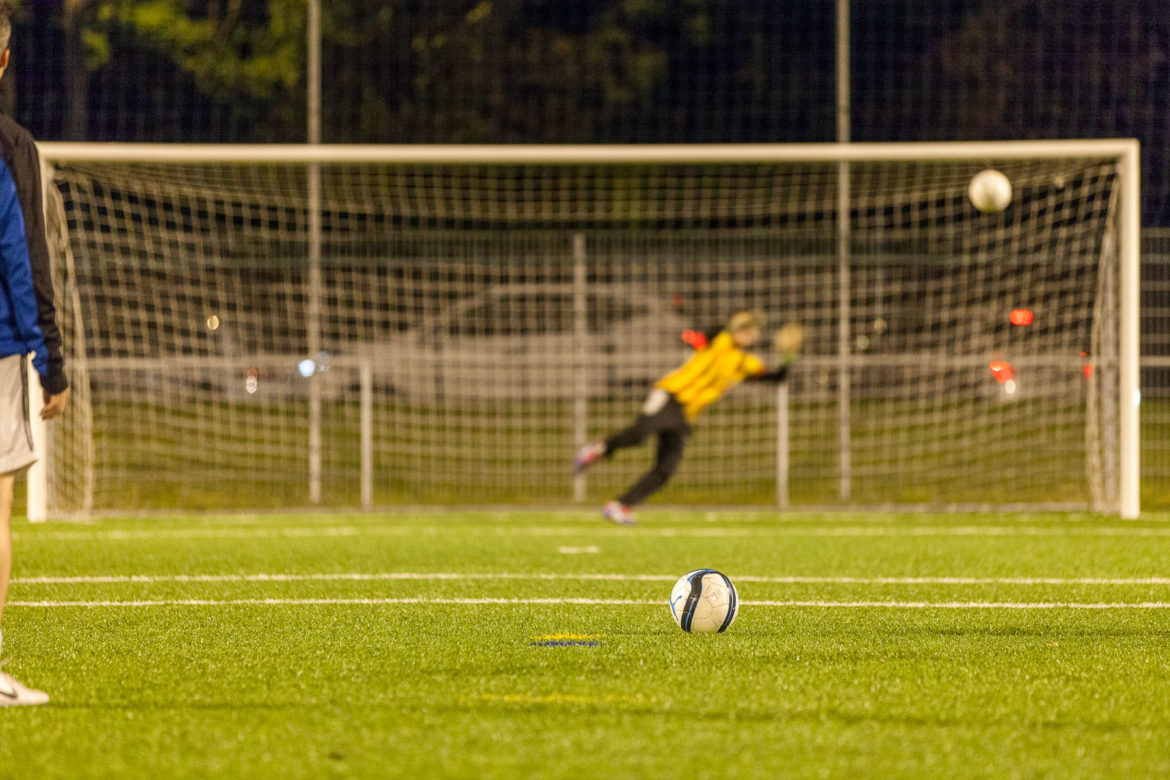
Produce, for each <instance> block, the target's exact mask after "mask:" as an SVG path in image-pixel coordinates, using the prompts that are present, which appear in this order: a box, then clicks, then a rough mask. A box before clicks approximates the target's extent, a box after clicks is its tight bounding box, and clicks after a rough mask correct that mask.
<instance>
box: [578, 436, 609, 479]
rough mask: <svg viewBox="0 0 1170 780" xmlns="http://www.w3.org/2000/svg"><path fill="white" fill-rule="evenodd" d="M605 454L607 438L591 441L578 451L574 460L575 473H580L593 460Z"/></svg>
mask: <svg viewBox="0 0 1170 780" xmlns="http://www.w3.org/2000/svg"><path fill="white" fill-rule="evenodd" d="M604 454H605V440H604V439H598V440H597V441H591V442H589V443H588V444H586V445H585V446H584V447H582V448H581V449H580V450H579V451H578V452H577V459H576V460H574V461H573V473H574V474H580V473H581V472H583V471H584V470H585V469H587V468H589V465H590V464H591V463H593V461H595V460H597V459H598V458H600V457H601V456H602V455H604Z"/></svg>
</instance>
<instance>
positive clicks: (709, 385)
mask: <svg viewBox="0 0 1170 780" xmlns="http://www.w3.org/2000/svg"><path fill="white" fill-rule="evenodd" d="M763 371H764V364H763V362H762V361H761V360H760V359H759V358H758V357H756V356H755V355H752V354H750V353H748V352H745V351H743V350H742V349H740V348H739V347H737V346H736V345H735V342H734V341H732V340H731V334H730V333H728V332H727V331H720V333H719V335H717V336H716V337H715V338H714V339H712V340H711V343H710V344H708V345H707V346H706V347H705V348H703V349H700V350H699V351H697V352H696V353H695V354H694V355H691V359H690V360H688V361H687V362H686V363H683V364H682V365H681V366H679V367H678V368H677V369H675V370H674V371H672V372H671V373H669V374H667V375H666V376H664V377H663V378H662V379H660V380H658V383H657V384H656V385H655V387H661V388H662V389H663V390H665V391H666V392H668V393H670V394H671V395H673V396H674V397H675V398H676V399H677V400H678V402H679V403H680V404H681V405H682V408H683V411H684V412H685V413H686V416H687V419H688V420H693V419H695V416H696V415H697V414H698V413H699V412H700V411H701V410H702V409H703V407H705V406H707V404H709V403H711V402H712V401H715V400H716V399H718V398H719V396H721V395H723V394H724V393H726V392H727V391H728V390H730V389H731V388H732V387H734V386H735V385H737V384H739V383H740V382H741V381H743V380H744V379H746V378H747V377H749V376H755V375H756V374H760V373H762V372H763Z"/></svg>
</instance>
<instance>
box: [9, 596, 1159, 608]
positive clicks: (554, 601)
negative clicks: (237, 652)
mask: <svg viewBox="0 0 1170 780" xmlns="http://www.w3.org/2000/svg"><path fill="white" fill-rule="evenodd" d="M743 603H744V605H745V606H751V607H781V608H784V607H788V608H817V609H870V608H887V609H1015V610H1030V609H1069V610H1126V609H1139V610H1151V609H1170V601H1143V602H1134V603H1079V602H1053V601H1043V602H1004V601H943V602H928V601H745V602H743ZM426 604H433V605H471V606H474V605H492V604H502V605H513V606H519V605H577V606H580V605H586V606H638V607H644V606H645V607H648V606H658V607H661V606H665V605H666V602H665V601H646V600H635V599H586V598H581V599H574V598H546V599H539V598H537V599H514V598H513V599H505V598H463V599H460V598H378V599H173V600H172V599H152V600H144V601H12V602H9V604H8V606H10V607H42V608H59V607H93V608H97V607H234V606H317V605H338V606H342V605H374V606H395V605H426Z"/></svg>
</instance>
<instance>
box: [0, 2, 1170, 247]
mask: <svg viewBox="0 0 1170 780" xmlns="http://www.w3.org/2000/svg"><path fill="white" fill-rule="evenodd" d="M322 4H323V14H324V24H323V59H324V74H323V80H324V128H323V129H324V139H325V141H327V142H333V143H351V142H366V143H467V142H476V143H521V142H527V143H558V142H560V143H567V142H577V143H602V142H713V141H723V142H753V141H784V142H796V141H832V140H834V139H835V118H834V105H835V100H836V96H835V92H834V90H835V74H834V47H835V41H834V32H835V29H834V28H835V16H834V13H835V5H836V3H835V0H791V1H789V2H778V1H777V0H736V1H735V2H727V1H726V0H322ZM851 17H852V24H851V35H852V52H851V56H852V73H851V77H852V84H853V89H852V94H851V96H850V97H851V101H852V105H853V127H852V136H853V139H854V140H858V141H877V140H882V141H886V140H895V141H917V140H944V139H964V140H978V139H1002V138H1069V137H1120V136H1126V137H1128V136H1135V137H1137V138H1139V139H1140V140H1141V141H1142V144H1143V160H1144V182H1143V186H1144V193H1145V195H1144V200H1145V203H1144V214H1143V222H1144V223H1145V224H1147V225H1170V176H1167V173H1166V169H1167V166H1168V164H1170V154H1168V148H1170V141H1168V140H1167V139H1168V137H1170V3H1168V2H1167V0H1111V2H1108V3H1103V2H1101V1H1100V0H931V1H930V2H923V1H922V0H853V3H852V10H851ZM305 24H306V11H305V0H134V1H131V0H24V2H23V4H22V7H21V10H20V19H19V23H18V26H17V29H16V31H15V35H14V40H13V44H12V47H13V54H14V57H15V59H14V62H13V67H12V70H11V71H10V76H9V77H7V78H5V79H4V81H3V82H0V83H2V84H3V86H4V88H5V90H6V93H5V95H4V98H5V100H4V104H5V106H6V110H10V111H12V112H13V113H14V115H15V116H16V117H17V118H18V119H19V120H20V121H22V122H23V123H25V124H26V125H28V126H29V127H30V129H32V130H33V131H34V133H36V134H37V136H38V137H40V138H43V139H52V140H95V141H109V140H118V141H209V142H240V143H243V142H298V141H303V140H304V139H305V98H304V94H305V64H306V60H305Z"/></svg>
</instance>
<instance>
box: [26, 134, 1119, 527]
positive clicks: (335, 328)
mask: <svg viewBox="0 0 1170 780" xmlns="http://www.w3.org/2000/svg"><path fill="white" fill-rule="evenodd" d="M42 153H43V155H44V157H45V159H46V163H47V166H46V167H47V169H48V170H50V173H49V174H48V175H50V176H51V187H49V197H48V199H47V200H48V210H49V217H50V229H51V231H53V236H52V240H51V243H52V245H53V247H54V250H55V254H56V257H55V262H56V266H57V267H56V271H57V279H58V285H59V290H60V292H59V295H60V298H61V309H62V317H63V321H64V323H65V327H63V328H62V330H63V332H64V333H65V335H66V339H67V344H66V346H67V350H68V351H67V355H68V357H69V365H70V367H71V376H72V378H73V382H74V387H75V388H76V390H77V392H76V394H75V396H74V403H75V407H74V409H73V410H72V411H71V414H70V416H69V417H68V418H67V419H66V421H65V422H64V423H63V424H60V425H58V424H56V423H54V424H52V425H51V426H50V427H49V431H50V435H51V436H52V440H51V442H50V447H49V469H48V473H49V476H48V492H49V499H48V500H49V509H50V512H52V513H56V514H68V513H77V512H85V511H89V510H92V509H101V510H189V509H201V508H261V507H282V506H301V505H305V504H308V503H310V502H314V503H316V502H320V503H322V504H325V505H330V506H339V507H343V506H360V505H365V506H392V505H419V504H456V505H469V504H474V505H484V504H499V505H515V504H542V505H552V504H567V503H570V502H573V501H589V502H597V501H601V500H603V499H606V498H610V497H612V496H613V495H614V494H616V493H618V492H621V490H622V488H623V487H624V486H626V485H627V483H629V482H630V481H632V480H633V479H634V478H635V477H636V476H637V474H638V473H640V472H641V471H642V470H644V469H645V468H646V467H647V465H648V464H649V462H650V460H651V458H652V451H651V448H650V447H647V448H643V449H640V450H630V451H624V452H622V453H620V454H619V455H618V456H616V457H615V458H613V460H612V462H609V463H607V464H605V465H604V466H600V467H597V468H595V469H594V470H592V471H591V472H590V473H589V474H588V478H587V480H582V479H575V478H574V477H573V475H572V474H571V470H570V464H571V460H572V456H573V453H574V450H575V448H576V447H577V446H579V445H580V444H581V443H582V442H583V441H585V440H587V439H588V438H592V437H594V436H596V435H598V434H603V433H608V432H612V431H613V430H616V429H618V428H621V427H624V426H625V425H627V424H628V423H629V422H631V421H632V419H633V416H634V415H635V413H636V411H637V409H638V407H639V405H640V402H641V399H642V398H643V397H644V395H645V394H646V392H647V390H648V388H649V387H650V385H651V384H652V383H653V382H654V381H655V380H656V379H657V378H658V377H659V376H661V375H662V374H664V373H665V372H667V371H668V370H670V369H671V368H673V367H674V366H676V365H677V364H679V363H680V362H681V361H683V360H684V359H685V358H686V356H687V354H688V351H689V347H688V346H687V345H686V344H684V343H683V341H682V339H681V334H682V332H683V331H684V330H688V329H692V330H696V329H697V330H706V329H710V328H713V327H717V326H719V325H720V324H721V323H724V322H726V320H727V318H728V317H729V316H730V315H731V314H733V313H734V312H736V311H738V310H742V309H759V310H762V311H763V312H764V313H765V314H766V315H767V317H768V320H769V328H770V329H771V328H774V327H778V326H779V325H781V324H783V323H784V322H787V321H798V322H801V323H803V324H804V326H805V329H806V342H805V347H804V350H803V353H802V356H801V358H800V360H799V361H798V362H797V363H796V364H794V366H793V367H792V370H791V372H790V378H789V381H788V384H787V388H786V392H785V393H783V394H781V393H778V392H777V389H776V387H775V386H774V385H767V384H764V383H745V385H743V386H740V387H737V388H736V389H734V390H733V391H732V392H731V393H729V394H728V395H727V397H725V398H724V399H722V400H721V401H719V402H717V403H716V404H715V405H713V406H712V407H710V408H709V409H708V410H706V411H705V412H704V413H703V414H702V415H701V416H700V417H699V419H698V420H697V421H696V422H695V425H694V434H693V436H692V437H691V439H690V441H689V442H688V445H687V451H686V456H685V458H684V461H683V465H682V467H681V469H680V470H679V472H678V473H677V474H676V475H675V478H674V479H673V481H672V482H671V483H670V484H669V485H668V486H667V488H666V489H664V490H663V491H662V492H661V493H660V494H658V495H657V496H656V497H655V499H654V500H655V501H657V502H660V503H663V504H688V505H731V504H756V505H775V502H776V500H777V495H778V494H780V495H782V500H783V501H785V502H787V503H790V504H791V505H793V506H818V507H820V506H824V507H833V506H847V507H897V506H916V507H972V508H975V507H991V506H998V507H1019V506H1034V507H1050V508H1073V507H1078V508H1089V507H1091V508H1096V509H1099V510H1104V511H1111V512H1121V513H1123V514H1131V513H1133V512H1134V511H1136V478H1134V477H1133V473H1134V472H1135V470H1136V465H1137V463H1136V444H1137V441H1136V435H1137V434H1136V427H1137V426H1136V422H1137V417H1136V408H1135V403H1134V401H1135V399H1133V398H1131V397H1130V396H1133V395H1136V390H1137V388H1136V314H1137V312H1136V304H1135V303H1134V302H1133V301H1132V300H1131V298H1136V268H1137V255H1136V251H1137V250H1136V230H1137V219H1136V198H1135V194H1136V181H1134V180H1133V179H1132V177H1134V176H1136V167H1135V160H1136V149H1135V147H1134V145H1133V144H1131V143H1129V142H1083V143H1072V142H1052V143H1047V144H1043V143H1019V144H1011V143H1003V144H982V145H937V144H936V145H923V146H915V145H897V146H894V145H882V146H873V145H868V146H867V145H842V146H838V147H831V146H813V147H799V146H797V147H791V146H748V147H741V146H731V147H724V146H716V147H704V146H699V147H694V148H691V147H644V148H639V147H568V148H558V147H502V148H498V149H493V148H478V147H449V148H445V147H407V148H403V147H349V148H344V147H318V148H312V147H300V148H295V149H294V148H286V147H274V148H240V147H152V146H147V147H136V146H117V145H112V146H100V145H63V144H62V145H54V144H46V145H44V146H43V151H42ZM988 167H994V168H997V169H999V170H1001V171H1002V172H1003V173H1005V174H1006V175H1007V176H1008V177H1009V179H1010V180H1011V182H1012V185H1013V188H1014V194H1013V199H1012V201H1011V204H1010V205H1009V206H1008V208H1007V209H1005V210H1003V211H1000V212H996V213H981V212H979V211H977V210H976V209H975V208H973V206H972V205H971V203H970V201H969V200H968V198H967V194H966V191H967V184H968V182H969V180H970V178H971V176H972V175H973V174H975V173H977V172H978V171H980V170H982V169H984V168H988ZM1127 286H1128V287H1127ZM1130 288H1132V289H1130ZM1127 289H1128V290H1129V292H1128V293H1127ZM758 351H759V354H760V356H761V357H762V358H763V359H764V360H765V362H770V361H774V360H775V358H776V356H775V355H773V354H771V353H770V352H769V351H768V347H767V345H761V346H760V349H759V350H758ZM1131 353H1132V354H1131ZM1127 393H1128V394H1129V395H1127ZM778 431H779V432H781V433H780V435H779V436H778Z"/></svg>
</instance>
